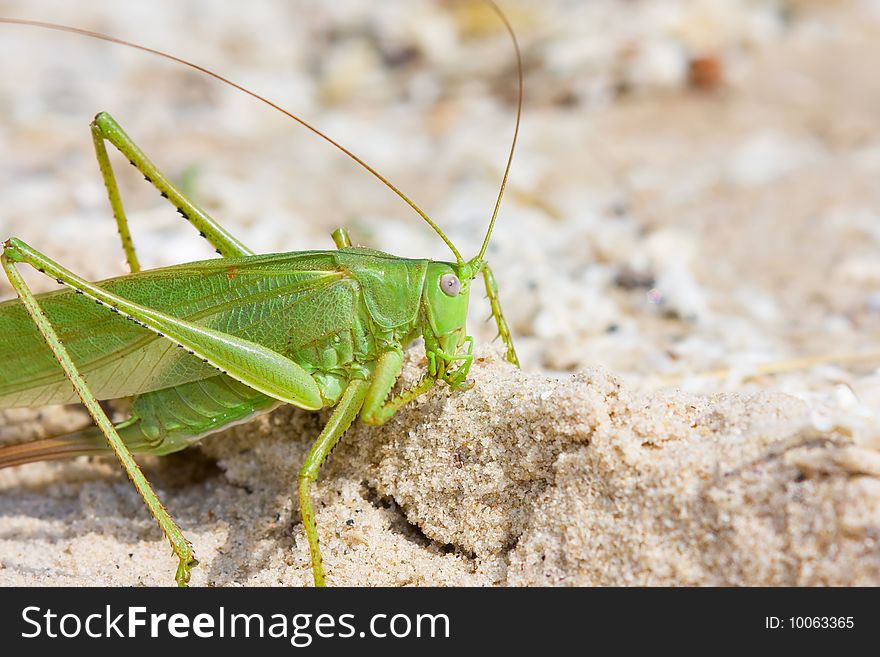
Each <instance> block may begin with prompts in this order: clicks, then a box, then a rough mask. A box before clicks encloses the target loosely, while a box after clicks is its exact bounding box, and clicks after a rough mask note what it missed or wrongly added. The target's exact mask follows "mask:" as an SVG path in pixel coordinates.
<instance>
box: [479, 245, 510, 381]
mask: <svg viewBox="0 0 880 657" xmlns="http://www.w3.org/2000/svg"><path fill="white" fill-rule="evenodd" d="M483 281H485V283H486V296H487V297H488V298H489V305H490V306H491V307H492V317H494V318H495V324H496V325H497V326H498V336H499V337H500V338H501V340H502V341H503V342H504V346H505V347H507V353H506V354H505V356H504V357H505V358H506V359H507V362H509V363H513V364H514V365H516V366H517V367H519V358H517V355H516V349H514V348H513V336H512V335H511V333H510V327H509V326H508V325H507V320H506V319H504V313H502V312H501V300H500V299H499V298H498V284H497V283H496V282H495V276H494V275H493V274H492V270H491V269H490V268H489V265H488V264H486V263H485V262H484V263H483Z"/></svg>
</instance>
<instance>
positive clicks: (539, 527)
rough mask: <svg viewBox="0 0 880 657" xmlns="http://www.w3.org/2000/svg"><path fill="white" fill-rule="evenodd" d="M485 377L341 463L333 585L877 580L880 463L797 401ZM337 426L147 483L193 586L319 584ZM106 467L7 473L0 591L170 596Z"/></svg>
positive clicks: (141, 518) (265, 432)
mask: <svg viewBox="0 0 880 657" xmlns="http://www.w3.org/2000/svg"><path fill="white" fill-rule="evenodd" d="M418 371H419V370H418V363H411V364H410V365H409V366H408V369H407V374H406V377H405V378H408V380H413V379H414V378H415V376H417V373H418ZM473 373H474V376H475V378H476V379H477V381H478V385H477V387H476V388H475V389H474V390H472V391H469V392H465V393H450V392H449V391H448V390H446V389H440V388H438V389H437V390H435V391H434V392H433V393H432V394H429V395H428V396H426V397H425V398H424V399H422V400H420V401H419V402H418V403H416V404H414V405H413V406H411V407H409V408H406V409H403V410H402V411H401V412H400V413H399V414H398V415H397V416H396V417H395V418H393V419H392V420H391V421H390V422H389V423H388V424H387V425H385V426H384V427H380V428H375V427H367V426H363V425H357V426H356V427H355V428H354V429H353V430H352V431H350V432H349V434H348V435H347V436H346V438H345V440H344V442H343V443H342V444H341V445H340V447H339V448H338V449H337V450H336V451H335V452H334V454H332V455H331V457H330V460H329V461H328V463H327V464H326V466H325V468H324V469H323V470H322V476H321V479H320V480H319V484H318V486H317V491H316V493H317V497H316V502H317V507H318V509H319V511H318V523H319V527H320V530H321V533H322V542H323V549H324V551H325V552H324V554H325V562H326V564H327V567H328V577H329V580H330V581H331V582H332V583H334V584H337V585H343V584H348V585H364V584H371V585H400V584H418V585H425V584H460V585H461V584H466V585H489V584H501V585H503V584H517V585H519V584H524V585H534V584H554V585H555V584H579V585H591V584H677V585H680V584H716V585H717V584H748V585H810V584H874V585H877V584H880V550H878V545H877V536H878V535H880V514H878V509H880V453H878V452H877V451H875V450H872V449H870V448H867V447H863V446H859V445H858V444H857V443H856V442H854V439H853V438H852V437H851V436H847V435H846V433H845V432H844V431H841V430H835V429H833V430H830V431H827V432H822V431H819V430H818V429H817V428H816V427H815V425H814V422H813V421H812V419H811V414H810V412H809V411H810V409H809V408H808V407H807V405H806V404H804V403H803V402H801V401H800V400H797V399H795V398H793V397H789V396H787V395H783V394H776V393H769V392H761V393H757V394H748V395H744V394H722V395H716V396H698V395H691V394H686V393H683V392H680V391H676V390H668V391H661V392H654V393H650V394H640V393H636V392H633V391H632V390H629V389H627V388H626V387H625V386H623V385H622V384H621V382H620V381H618V380H617V379H615V378H614V377H613V376H611V375H609V374H608V373H606V372H604V371H602V370H598V369H596V370H588V371H586V372H582V373H579V374H576V375H574V376H570V377H567V378H564V379H552V378H547V377H545V376H541V375H536V374H527V373H523V372H520V371H517V370H515V369H514V368H512V367H510V366H509V365H507V364H506V363H504V362H503V361H502V360H501V359H500V358H499V357H498V355H497V354H496V353H494V352H485V353H484V356H483V357H481V358H480V360H479V362H478V363H477V364H476V365H475V366H474V370H473ZM321 421H322V416H321V415H319V414H311V413H305V412H301V411H298V410H295V409H289V408H285V409H280V410H278V411H276V412H275V413H273V414H271V415H269V416H265V417H263V418H261V419H259V420H257V421H256V422H255V423H253V424H251V425H247V426H242V427H236V428H233V429H231V430H229V431H227V432H224V433H222V434H218V435H217V436H214V437H212V438H209V439H207V440H206V441H205V442H204V445H203V447H202V449H203V451H204V453H205V454H207V455H208V456H210V458H211V459H216V460H217V465H218V466H219V469H218V468H215V467H214V466H213V465H212V464H211V462H210V461H208V460H207V459H199V458H194V457H193V455H189V456H181V457H176V458H171V459H170V460H169V463H168V464H167V465H165V466H159V467H150V468H148V472H149V473H150V474H151V475H153V478H154V480H155V481H156V482H157V485H158V486H159V488H160V490H161V494H162V496H163V499H164V500H165V502H166V504H167V505H168V506H169V508H170V509H171V510H172V512H173V513H174V514H175V515H176V516H177V517H178V519H179V520H180V522H181V524H182V525H183V526H184V528H185V529H186V531H187V532H188V534H189V536H190V537H191V538H192V540H193V541H194V542H195V544H196V547H197V549H198V551H199V556H200V558H201V559H202V562H203V566H202V567H201V568H199V569H198V570H197V571H196V572H195V574H194V583H195V584H202V585H204V584H216V585H229V584H274V583H279V584H303V583H307V582H308V580H309V576H310V573H309V565H308V553H307V546H306V542H305V536H304V534H303V532H302V525H301V523H300V522H299V512H298V510H297V509H296V507H295V505H294V504H293V503H292V502H291V496H292V493H293V491H294V489H295V479H296V472H297V470H298V468H299V465H300V463H301V462H302V459H303V457H304V455H305V452H306V451H307V449H308V447H309V440H311V439H312V438H314V437H315V436H316V435H317V433H318V431H319V429H320V424H321ZM156 461H158V459H157V460H156ZM112 465H113V464H112V463H110V462H105V463H98V464H89V463H85V462H78V463H76V464H69V463H68V464H52V465H47V464H38V465H34V466H27V467H26V468H24V469H21V470H19V472H18V473H16V472H14V471H8V472H3V473H0V474H2V475H3V477H4V479H3V480H2V481H3V482H4V489H5V490H4V493H3V495H2V497H0V516H2V517H3V520H4V527H5V528H6V529H5V531H4V540H3V541H2V543H0V550H2V551H0V559H2V563H3V569H2V570H0V583H3V584H13V583H14V584H32V583H47V584H48V583H52V584H59V583H70V582H71V581H73V580H74V579H85V581H87V582H93V583H111V582H112V583H115V584H122V583H128V584H131V583H148V584H168V583H170V582H171V577H172V572H173V570H172V565H173V563H172V560H171V559H170V558H167V557H166V554H167V549H166V548H165V546H164V545H163V544H162V543H161V539H160V537H159V535H158V530H156V529H155V527H154V526H153V525H152V522H151V521H150V519H149V518H148V516H147V514H146V511H145V510H144V509H142V508H140V506H141V505H140V503H139V501H138V499H137V497H136V495H135V493H134V491H133V490H130V489H129V487H128V485H127V483H126V482H125V481H124V480H123V478H122V476H121V475H119V474H118V473H117V474H116V475H115V476H114V475H112V474H109V473H112V472H113V471H112V469H111V466H112ZM71 506H77V507H79V508H78V509H77V510H73V509H71V508H69V507H71ZM47 511H48V513H47ZM35 548H36V549H35ZM129 555H131V556H129Z"/></svg>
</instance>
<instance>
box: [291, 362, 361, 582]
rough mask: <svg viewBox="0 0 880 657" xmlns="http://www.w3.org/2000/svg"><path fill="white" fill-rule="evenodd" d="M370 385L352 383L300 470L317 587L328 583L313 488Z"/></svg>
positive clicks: (301, 503)
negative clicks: (316, 518) (325, 578)
mask: <svg viewBox="0 0 880 657" xmlns="http://www.w3.org/2000/svg"><path fill="white" fill-rule="evenodd" d="M369 385H370V384H369V382H368V381H362V380H357V379H356V380H354V381H352V382H351V383H349V384H348V386H347V387H346V388H345V391H344V392H343V393H342V398H341V399H340V400H339V403H338V404H337V405H336V408H335V409H333V414H332V415H331V416H330V419H329V420H328V421H327V424H326V425H325V426H324V429H323V430H322V431H321V434H320V435H319V436H318V439H317V440H316V441H315V443H314V444H313V445H312V449H311V450H309V455H308V456H307V457H306V460H305V463H303V465H302V468H301V469H300V471H299V508H300V514H301V515H302V520H303V527H304V528H305V532H306V538H307V539H308V541H309V552H310V554H311V558H312V574H313V576H314V581H315V586H326V583H325V581H324V563H323V561H322V560H321V547H320V544H319V541H318V524H317V522H316V520H315V510H314V508H313V507H312V498H311V495H310V492H309V488H310V487H311V485H312V484H313V483H314V482H315V481H316V480H317V478H318V470H320V468H321V464H323V463H324V460H325V459H326V458H327V456H328V455H329V454H330V452H331V451H332V450H333V448H334V447H335V446H336V443H338V442H339V439H340V438H342V435H343V434H344V433H345V432H346V431H347V430H348V428H349V427H350V426H351V423H352V422H354V419H355V418H356V417H357V414H358V412H359V411H360V410H361V406H362V405H363V403H364V397H365V396H366V394H367V389H368V388H369Z"/></svg>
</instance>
